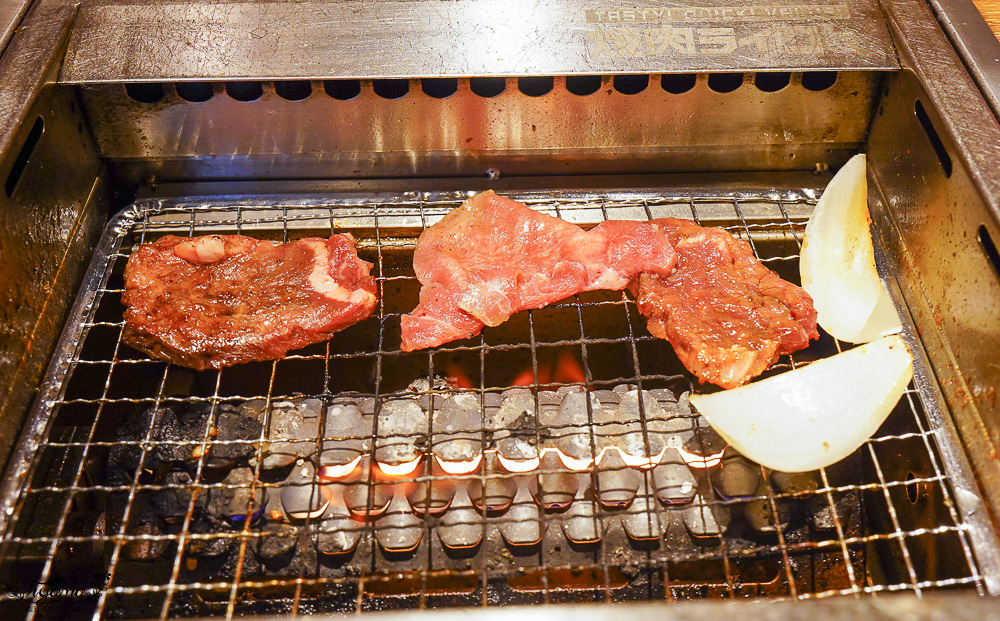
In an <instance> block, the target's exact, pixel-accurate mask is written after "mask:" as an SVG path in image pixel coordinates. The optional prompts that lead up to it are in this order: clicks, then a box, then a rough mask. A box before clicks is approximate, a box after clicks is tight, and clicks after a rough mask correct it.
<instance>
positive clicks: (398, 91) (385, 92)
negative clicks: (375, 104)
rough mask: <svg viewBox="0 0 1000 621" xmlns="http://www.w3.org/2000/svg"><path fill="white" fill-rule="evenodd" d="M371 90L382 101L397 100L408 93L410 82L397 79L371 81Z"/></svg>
mask: <svg viewBox="0 0 1000 621" xmlns="http://www.w3.org/2000/svg"><path fill="white" fill-rule="evenodd" d="M372 89H374V91H375V94H376V95H378V96H379V97H381V98H382V99H399V98H400V97H402V96H403V95H405V94H407V93H408V92H410V82H409V80H402V79H398V78H396V79H385V80H372Z"/></svg>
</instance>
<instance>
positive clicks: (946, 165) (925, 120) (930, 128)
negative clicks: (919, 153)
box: [913, 99, 951, 177]
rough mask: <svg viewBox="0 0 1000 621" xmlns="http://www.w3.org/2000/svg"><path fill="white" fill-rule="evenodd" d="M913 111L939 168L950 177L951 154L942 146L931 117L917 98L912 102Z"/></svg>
mask: <svg viewBox="0 0 1000 621" xmlns="http://www.w3.org/2000/svg"><path fill="white" fill-rule="evenodd" d="M913 112H914V114H916V115H917V120H918V121H920V126H921V127H923V128H924V133H925V134H927V139H928V140H930V141H931V147H933V148H934V153H935V154H936V155H937V158H938V163H939V164H941V170H943V171H944V176H945V177H950V176H951V156H950V155H948V150H947V149H945V148H944V143H943V142H941V137H940V136H938V133H937V130H936V129H934V123H932V122H931V117H929V116H927V111H926V110H924V104H922V103H920V100H919V99H918V100H916V101H915V102H914V103H913Z"/></svg>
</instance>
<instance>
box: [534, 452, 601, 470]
mask: <svg viewBox="0 0 1000 621" xmlns="http://www.w3.org/2000/svg"><path fill="white" fill-rule="evenodd" d="M546 453H555V454H556V456H557V457H558V458H559V461H561V462H562V464H563V465H564V466H566V467H567V468H569V469H570V470H577V471H580V470H586V469H587V468H590V464H592V463H594V460H593V459H590V458H587V459H580V458H578V457H570V456H569V455H567V454H566V453H563V452H562V451H560V450H559V449H557V448H553V447H549V448H545V449H542V456H544V455H545V454H546Z"/></svg>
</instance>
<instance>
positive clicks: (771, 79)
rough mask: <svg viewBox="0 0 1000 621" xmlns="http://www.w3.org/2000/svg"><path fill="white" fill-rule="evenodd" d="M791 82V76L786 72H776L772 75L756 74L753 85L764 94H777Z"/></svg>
mask: <svg viewBox="0 0 1000 621" xmlns="http://www.w3.org/2000/svg"><path fill="white" fill-rule="evenodd" d="M791 81H792V74H790V73H788V72H787V71H777V72H774V73H758V74H757V75H756V76H754V79H753V84H754V86H756V87H757V88H758V89H759V90H762V91H764V92H765V93H777V92H778V91H780V90H781V89H783V88H785V87H786V86H788V84H789V83H790V82H791Z"/></svg>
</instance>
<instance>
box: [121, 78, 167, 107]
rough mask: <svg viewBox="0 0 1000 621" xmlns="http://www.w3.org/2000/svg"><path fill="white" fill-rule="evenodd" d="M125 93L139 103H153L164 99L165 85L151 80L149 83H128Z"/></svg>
mask: <svg viewBox="0 0 1000 621" xmlns="http://www.w3.org/2000/svg"><path fill="white" fill-rule="evenodd" d="M125 94H126V95H128V96H129V97H130V98H131V99H132V100H134V101H138V102H139V103H144V104H151V103H156V102H158V101H160V100H161V99H163V95H164V92H163V85H162V84H159V83H156V82H151V83H147V84H126V85H125Z"/></svg>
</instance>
